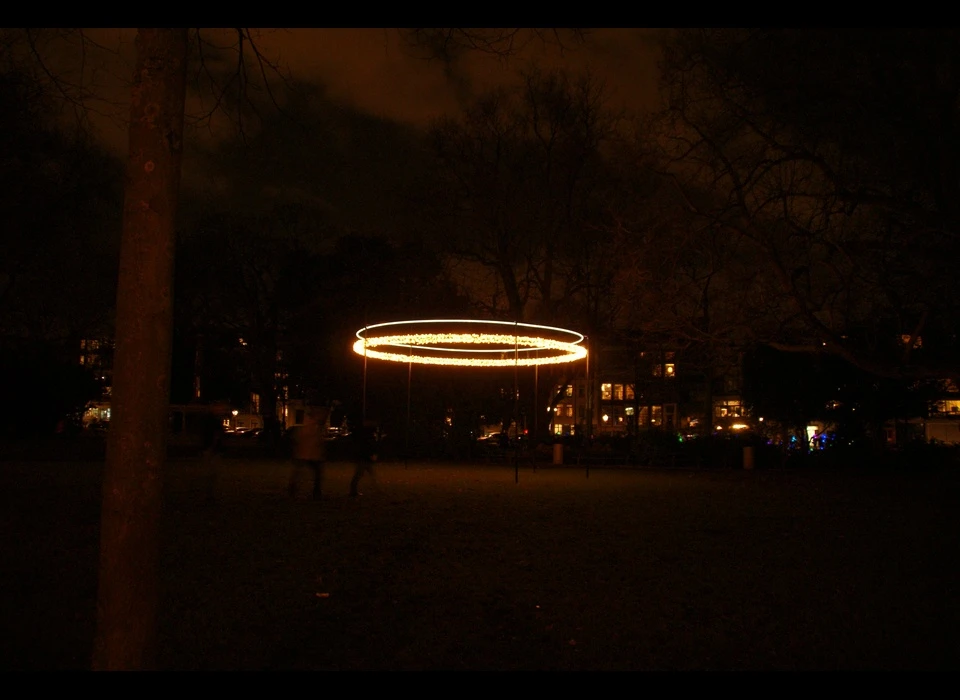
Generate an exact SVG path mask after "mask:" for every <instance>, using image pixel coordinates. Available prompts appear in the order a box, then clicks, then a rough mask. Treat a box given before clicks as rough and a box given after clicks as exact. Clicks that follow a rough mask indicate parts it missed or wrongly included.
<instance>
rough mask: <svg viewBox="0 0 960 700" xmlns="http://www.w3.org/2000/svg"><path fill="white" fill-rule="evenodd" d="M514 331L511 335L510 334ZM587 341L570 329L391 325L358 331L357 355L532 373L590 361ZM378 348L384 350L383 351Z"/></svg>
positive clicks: (438, 322)
mask: <svg viewBox="0 0 960 700" xmlns="http://www.w3.org/2000/svg"><path fill="white" fill-rule="evenodd" d="M510 331H512V332H510ZM581 342H583V335H582V334H581V333H577V332H576V331H571V330H567V329H566V328H555V327H553V326H540V325H535V324H532V323H511V322H509V321H482V320H476V319H429V320H418V321H392V322H390V323H377V324H374V325H371V326H366V327H364V328H361V329H360V330H358V331H357V341H356V342H355V343H354V344H353V351H354V352H355V353H357V354H358V355H360V356H363V355H364V354H366V357H369V358H373V359H377V360H387V361H388V362H413V363H416V364H423V365H446V366H460V367H513V366H521V367H533V366H535V365H558V364H563V363H565V362H574V361H576V360H580V359H583V358H584V357H586V356H587V349H586V348H585V347H583V346H581V345H580V343H581ZM379 348H384V349H383V350H381V349H379Z"/></svg>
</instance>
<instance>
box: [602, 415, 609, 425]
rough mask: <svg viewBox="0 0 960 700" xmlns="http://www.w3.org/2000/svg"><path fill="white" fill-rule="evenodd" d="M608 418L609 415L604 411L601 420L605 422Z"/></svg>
mask: <svg viewBox="0 0 960 700" xmlns="http://www.w3.org/2000/svg"><path fill="white" fill-rule="evenodd" d="M608 420H610V416H608V415H607V414H606V413H604V414H603V422H604V423H606V422H607V421H608Z"/></svg>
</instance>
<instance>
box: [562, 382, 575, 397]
mask: <svg viewBox="0 0 960 700" xmlns="http://www.w3.org/2000/svg"><path fill="white" fill-rule="evenodd" d="M564 396H573V384H567V388H566V390H565V391H564Z"/></svg>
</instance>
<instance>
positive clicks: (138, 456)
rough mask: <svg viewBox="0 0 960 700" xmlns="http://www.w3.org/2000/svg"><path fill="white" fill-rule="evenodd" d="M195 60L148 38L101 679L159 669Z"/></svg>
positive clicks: (110, 462) (109, 500) (111, 444)
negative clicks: (178, 281)
mask: <svg viewBox="0 0 960 700" xmlns="http://www.w3.org/2000/svg"><path fill="white" fill-rule="evenodd" d="M186 60H187V30H186V29H140V30H139V31H138V33H137V64H136V72H135V73H134V78H133V91H132V95H131V108H130V117H131V121H130V152H129V155H128V160H127V182H126V194H125V198H124V213H123V231H122V239H121V252H120V276H119V282H118V287H117V326H116V355H115V362H114V370H113V398H112V404H113V405H112V409H113V416H112V418H111V421H110V433H109V441H108V445H107V464H106V470H105V472H104V482H103V512H102V519H101V531H100V580H99V590H98V596H97V638H96V645H95V649H94V658H93V667H94V669H97V670H136V669H148V668H151V667H152V666H153V664H154V661H155V638H156V620H157V603H158V600H157V599H158V595H157V591H158V585H157V574H158V571H157V569H158V566H157V564H158V559H159V530H160V528H159V523H160V511H161V496H162V479H161V476H162V465H163V461H164V457H165V456H166V454H165V453H166V436H167V415H168V411H169V392H170V361H171V342H172V331H173V303H172V301H173V294H172V286H173V253H174V219H175V216H176V210H177V191H178V189H179V185H180V160H181V150H182V143H183V117H184V99H185V88H186Z"/></svg>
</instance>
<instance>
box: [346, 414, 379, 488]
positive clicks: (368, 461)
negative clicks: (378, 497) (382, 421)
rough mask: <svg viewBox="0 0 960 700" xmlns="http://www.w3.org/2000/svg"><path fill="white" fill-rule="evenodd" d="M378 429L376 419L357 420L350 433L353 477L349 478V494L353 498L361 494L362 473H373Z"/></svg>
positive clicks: (376, 456)
mask: <svg viewBox="0 0 960 700" xmlns="http://www.w3.org/2000/svg"><path fill="white" fill-rule="evenodd" d="M379 435H380V430H379V426H378V425H377V422H376V421H373V420H361V421H358V425H357V429H356V430H355V431H354V432H353V433H352V434H351V435H350V439H351V440H352V441H353V443H352V448H353V461H354V465H355V466H354V470H353V478H352V479H351V480H350V495H351V496H352V497H354V498H356V497H357V496H361V495H363V494H361V493H360V479H362V478H363V476H364V474H370V475H371V476H372V475H373V463H374V462H376V461H377V459H378V454H377V450H378V444H377V443H378V440H379Z"/></svg>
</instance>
